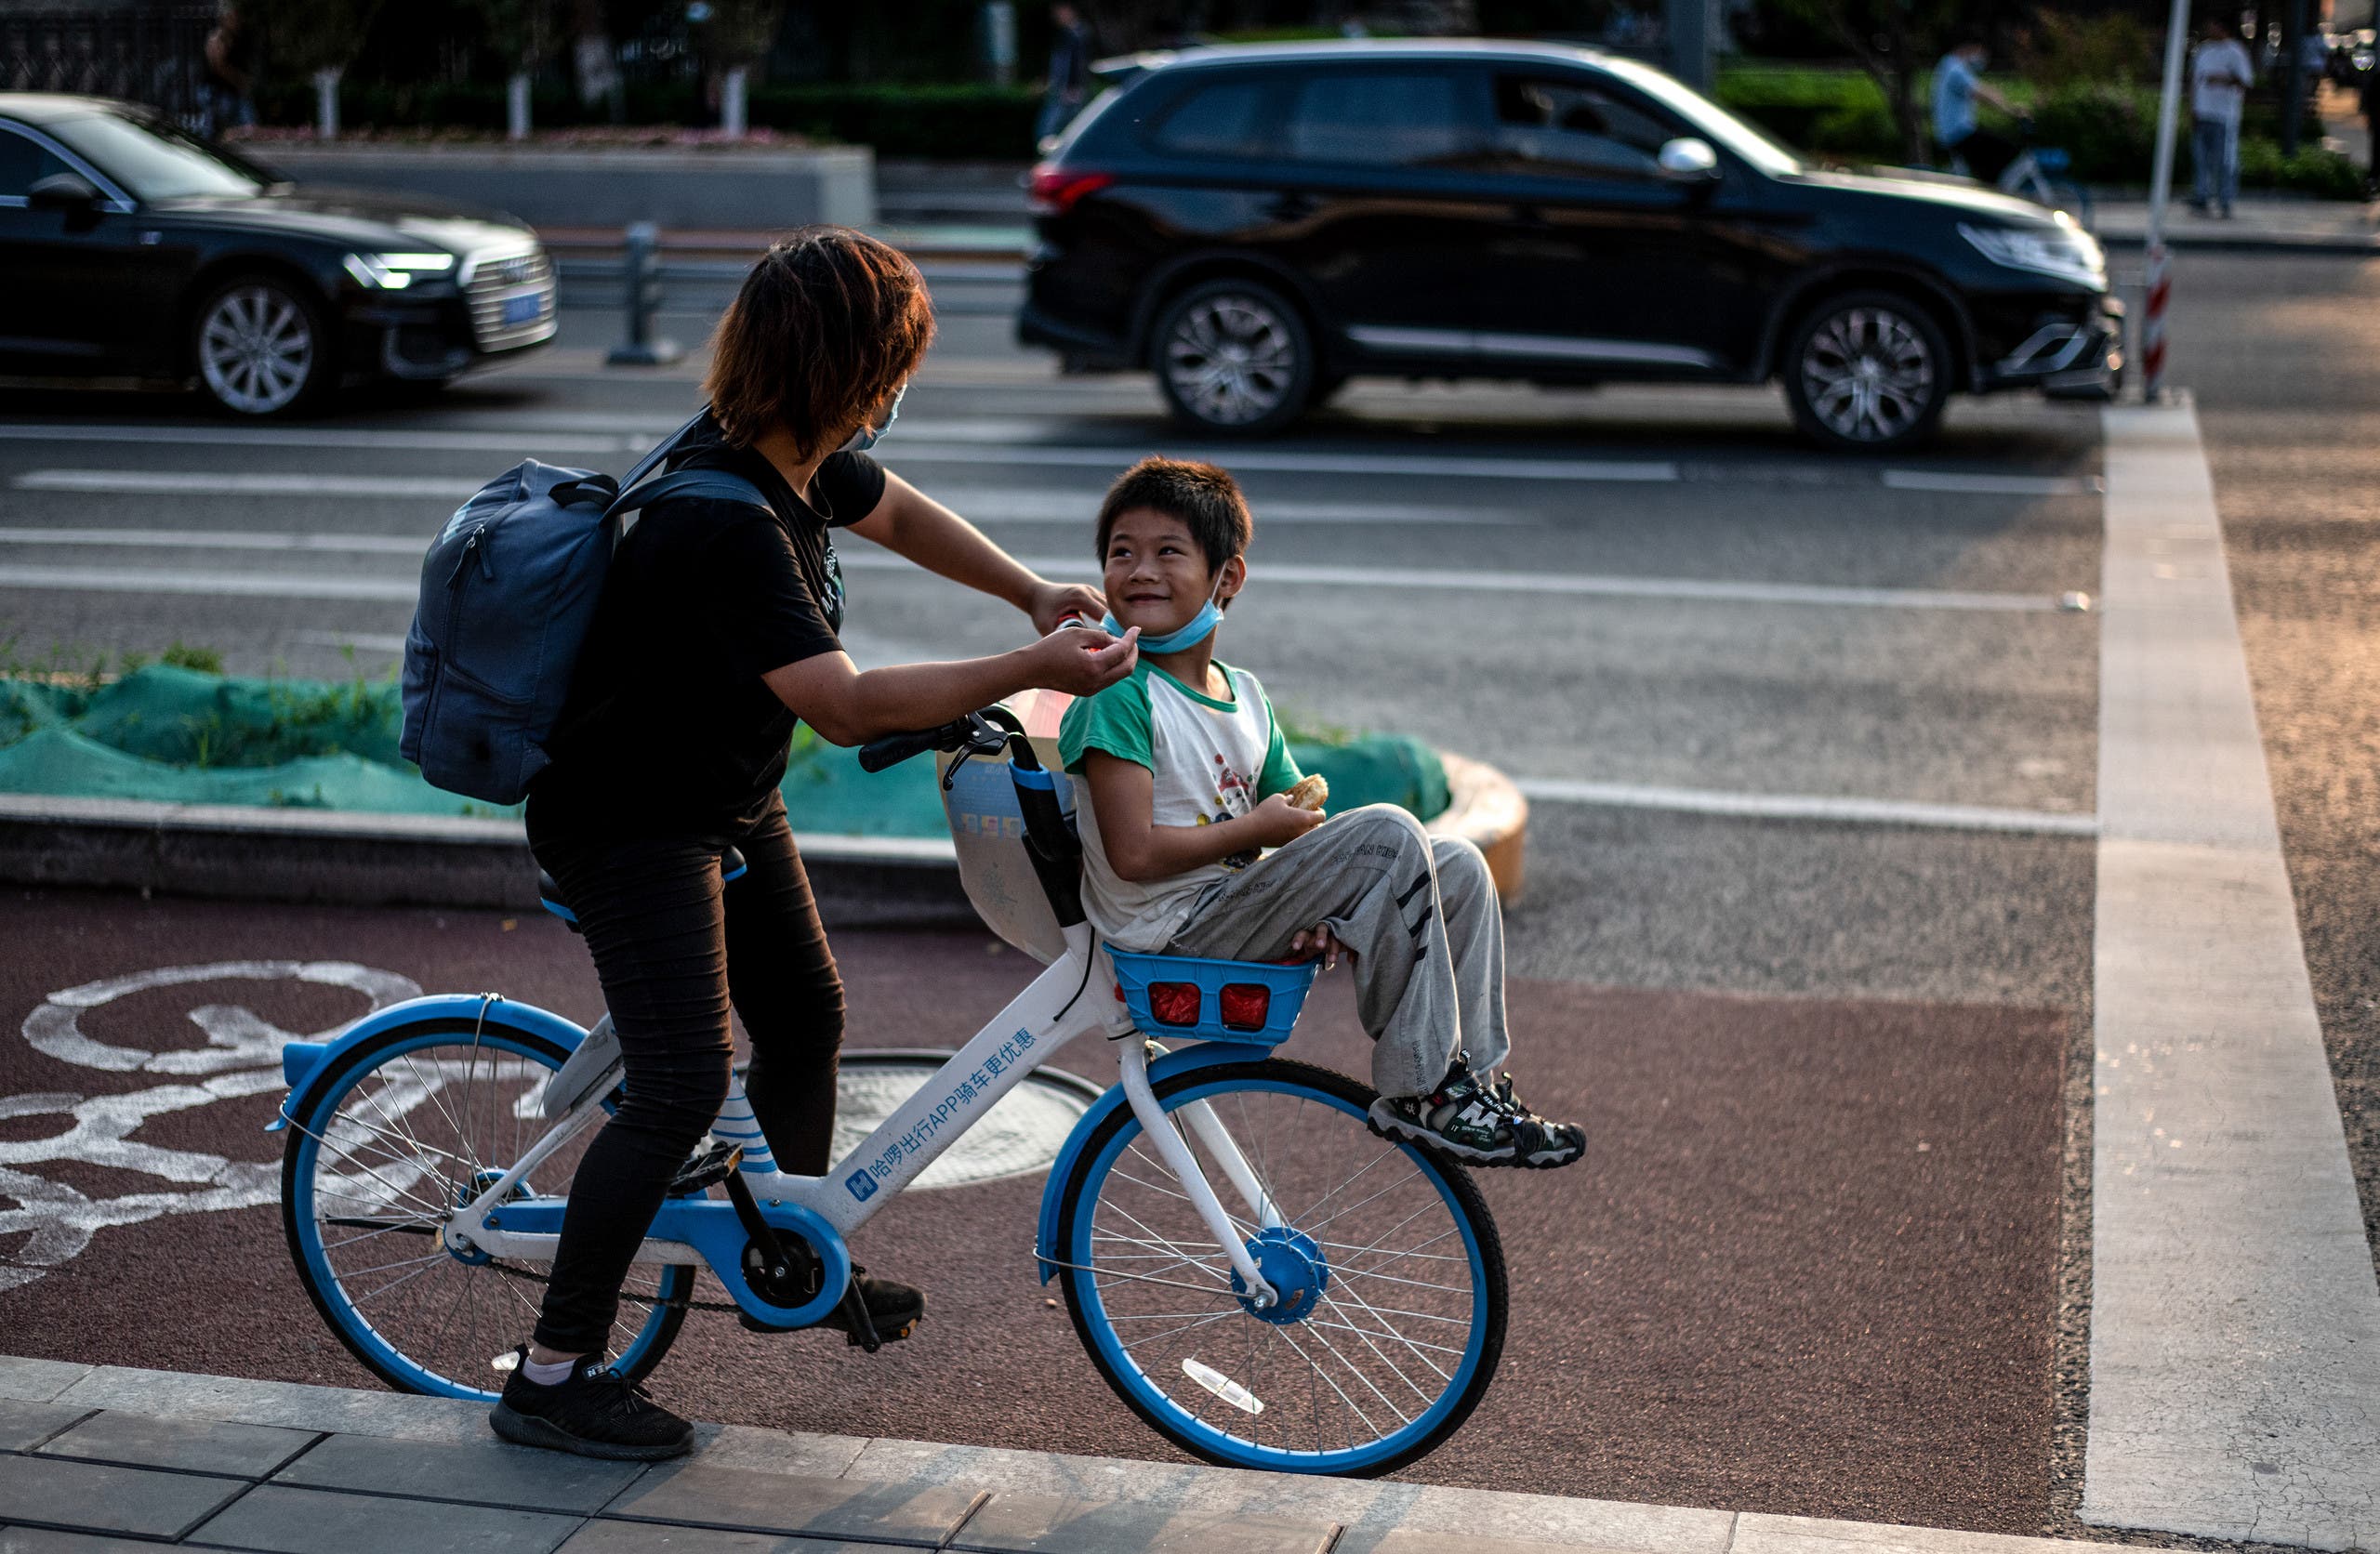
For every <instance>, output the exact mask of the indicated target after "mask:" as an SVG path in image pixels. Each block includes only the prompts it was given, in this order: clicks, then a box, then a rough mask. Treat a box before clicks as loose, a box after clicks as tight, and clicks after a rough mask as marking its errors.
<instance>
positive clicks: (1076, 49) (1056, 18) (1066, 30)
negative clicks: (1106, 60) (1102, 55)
mask: <svg viewBox="0 0 2380 1554" xmlns="http://www.w3.org/2000/svg"><path fill="white" fill-rule="evenodd" d="M1050 30H1051V36H1050V81H1049V86H1048V87H1047V88H1046V95H1044V96H1043V98H1042V99H1041V122H1040V124H1039V125H1038V126H1037V127H1036V128H1035V130H1034V132H1033V140H1034V144H1035V145H1037V146H1038V145H1039V144H1041V143H1042V142H1043V141H1045V140H1047V139H1049V138H1050V137H1051V136H1052V135H1055V134H1057V133H1059V132H1060V131H1061V130H1063V129H1064V128H1065V127H1066V125H1069V124H1072V123H1073V122H1074V116H1075V115H1076V114H1077V113H1079V112H1082V99H1083V92H1084V89H1085V88H1086V87H1088V86H1090V85H1091V29H1090V28H1088V27H1086V26H1084V25H1083V22H1082V13H1081V12H1080V11H1078V10H1076V9H1075V8H1074V7H1072V6H1069V5H1065V4H1064V3H1063V0H1062V3H1061V4H1058V5H1055V6H1052V7H1050Z"/></svg>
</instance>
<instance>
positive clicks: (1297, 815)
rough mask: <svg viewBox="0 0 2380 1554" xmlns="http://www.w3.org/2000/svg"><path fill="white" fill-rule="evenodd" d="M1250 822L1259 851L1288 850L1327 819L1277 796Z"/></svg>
mask: <svg viewBox="0 0 2380 1554" xmlns="http://www.w3.org/2000/svg"><path fill="white" fill-rule="evenodd" d="M1134 629H1135V630H1137V629H1138V628H1137V627H1135V628H1134ZM1248 819H1249V829H1250V831H1252V832H1254V833H1255V836H1256V843H1257V845H1258V846H1259V847H1286V846H1288V845H1289V843H1291V842H1294V841H1296V840H1297V839H1298V838H1299V837H1300V836H1304V835H1305V834H1306V833H1307V832H1309V831H1311V830H1313V829H1314V828H1315V827H1316V826H1317V825H1320V824H1321V823H1322V820H1323V816H1322V811H1321V810H1301V809H1299V808H1298V807H1297V806H1296V805H1294V804H1292V803H1290V802H1289V795H1288V794H1285V793H1276V794H1275V795H1274V796H1273V797H1270V798H1268V799H1266V800H1265V801H1264V802H1263V803H1262V804H1259V805H1258V806H1256V808H1255V809H1253V810H1250V811H1249V812H1248Z"/></svg>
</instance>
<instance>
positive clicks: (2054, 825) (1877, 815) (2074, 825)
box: [1514, 777, 2099, 836]
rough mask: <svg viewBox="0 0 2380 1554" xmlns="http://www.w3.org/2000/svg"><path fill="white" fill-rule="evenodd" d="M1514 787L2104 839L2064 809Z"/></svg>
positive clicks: (1626, 787)
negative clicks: (2018, 808)
mask: <svg viewBox="0 0 2380 1554" xmlns="http://www.w3.org/2000/svg"><path fill="white" fill-rule="evenodd" d="M1514 785H1515V786H1517V787H1518V788H1519V789H1520V790H1521V793H1522V796H1523V797H1527V798H1528V799H1530V800H1532V801H1535V802H1539V803H1553V804H1593V805H1602V806H1607V807H1610V808H1613V809H1623V810H1673V811H1677V812H1680V813H1685V814H1697V815H1722V816H1726V817H1729V818H1732V819H1741V820H1797V821H1824V822H1832V823H1843V824H1847V825H1906V826H1915V827H1920V828H1924V829H1927V830H1947V831H2001V832H2008V833H2013V834H2016V835H2028V834H2031V835H2041V836H2097V835H2098V832H2099V823H2098V818H2097V817H2096V816H2095V815H2084V814H2075V813H2071V812H2069V811H2065V810H2003V809H1996V808H1992V807H1990V806H1988V805H1979V804H1924V803H1916V802H1911V801H1907V800H1902V799H1894V798H1836V797H1828V796H1825V795H1820V794H1787V793H1724V792H1718V791H1715V790H1712V789H1709V788H1671V787H1658V786H1650V785H1647V784H1641V783H1589V782H1580V781H1579V780H1577V779H1574V778H1568V777H1520V778H1515V779H1514Z"/></svg>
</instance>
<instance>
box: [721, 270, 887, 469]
mask: <svg viewBox="0 0 2380 1554" xmlns="http://www.w3.org/2000/svg"><path fill="white" fill-rule="evenodd" d="M932 343H933V303H932V299H931V298H930V297H928V296H927V295H926V283H925V277H923V276H921V275H919V273H918V267H917V266H916V265H913V264H911V263H910V262H909V260H908V257H907V256H906V255H904V254H903V253H902V252H901V251H900V250H899V249H896V248H893V247H891V246H890V245H888V244H882V243H879V242H878V241H877V240H876V239H874V238H872V237H869V236H868V235H867V234H866V233H865V232H855V231H853V230H851V229H850V228H848V227H804V228H803V229H802V230H800V231H798V232H795V233H794V234H793V235H792V236H790V237H787V238H783V239H781V240H779V241H778V242H776V243H774V244H770V246H769V251H768V253H766V254H765V255H763V256H761V257H760V263H758V264H756V265H754V266H753V267H752V271H751V273H750V274H748V275H747V276H745V277H744V286H743V289H742V290H740V291H738V292H737V293H736V294H735V300H734V302H733V303H731V304H729V306H728V309H727V311H726V313H725V314H724V315H722V316H721V319H720V321H719V327H718V328H717V329H715V330H713V331H712V332H711V358H710V372H709V374H708V375H707V376H706V377H705V378H704V380H703V391H704V392H705V393H707V394H708V395H709V396H710V403H711V411H712V414H713V415H716V416H717V417H718V420H719V424H720V428H721V430H722V431H723V432H725V433H726V435H727V440H728V441H731V442H734V443H736V444H738V445H739V446H740V445H743V444H747V443H749V442H751V441H753V440H754V439H756V438H759V437H761V436H764V435H766V434H767V433H768V432H769V430H770V429H771V428H776V427H783V428H785V429H786V430H787V431H788V432H790V433H792V434H793V439H794V441H796V442H798V443H800V446H801V453H802V456H803V457H805V458H807V457H808V456H810V455H811V454H814V453H816V452H817V451H818V450H819V449H820V448H821V447H822V446H825V445H826V444H827V443H828V441H829V440H831V441H834V442H840V441H842V440H843V439H844V438H846V437H848V436H850V435H851V434H852V433H853V431H856V430H857V429H859V424H860V421H861V419H862V418H863V417H865V416H866V415H867V414H868V413H869V412H870V411H872V410H874V409H875V408H876V406H877V405H878V404H879V403H881V402H883V400H884V398H885V396H886V395H888V394H890V393H892V392H893V389H895V388H896V387H898V386H899V385H900V384H902V383H903V382H906V380H907V378H908V376H909V375H910V374H911V373H913V372H915V371H917V367H918V363H919V362H921V361H923V360H924V359H925V354H926V347H928V346H929V345H931V344H932Z"/></svg>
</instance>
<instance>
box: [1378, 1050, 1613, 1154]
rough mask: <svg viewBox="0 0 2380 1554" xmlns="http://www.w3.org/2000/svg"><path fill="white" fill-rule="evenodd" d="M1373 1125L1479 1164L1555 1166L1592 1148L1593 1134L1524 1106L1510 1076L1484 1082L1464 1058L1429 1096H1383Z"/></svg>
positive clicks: (1390, 1134)
mask: <svg viewBox="0 0 2380 1554" xmlns="http://www.w3.org/2000/svg"><path fill="white" fill-rule="evenodd" d="M1369 1120H1370V1123H1371V1129H1372V1131H1373V1132H1374V1133H1377V1134H1379V1135H1381V1136H1382V1138H1384V1139H1411V1140H1412V1141H1413V1142H1415V1143H1418V1144H1428V1145H1430V1146H1432V1147H1433V1148H1435V1149H1440V1150H1444V1151H1445V1152H1447V1153H1448V1154H1450V1155H1453V1156H1454V1157H1455V1158H1456V1159H1458V1160H1464V1161H1469V1162H1470V1163H1471V1164H1473V1165H1521V1166H1527V1167H1531V1168H1534V1169H1539V1170H1544V1169H1550V1168H1551V1167H1553V1166H1556V1165H1569V1164H1570V1163H1571V1162H1572V1161H1574V1160H1577V1159H1578V1158H1579V1157H1580V1155H1582V1154H1584V1153H1585V1152H1586V1148H1587V1136H1586V1135H1585V1134H1584V1133H1583V1132H1581V1131H1580V1129H1579V1128H1578V1127H1576V1126H1573V1125H1572V1124H1569V1123H1556V1122H1548V1121H1547V1120H1546V1119H1545V1118H1543V1117H1540V1116H1539V1115H1537V1114H1536V1113H1533V1112H1530V1111H1528V1110H1527V1109H1526V1108H1525V1107H1523V1106H1522V1105H1521V1103H1520V1100H1519V1099H1518V1098H1517V1097H1515V1096H1514V1094H1513V1081H1512V1077H1511V1076H1510V1075H1509V1074H1508V1075H1505V1076H1503V1077H1502V1078H1500V1079H1498V1080H1497V1081H1496V1082H1495V1083H1494V1084H1492V1085H1489V1084H1484V1083H1482V1082H1481V1080H1480V1078H1479V1076H1478V1075H1477V1074H1475V1073H1472V1072H1471V1069H1470V1066H1469V1065H1468V1064H1466V1063H1464V1062H1463V1061H1462V1060H1461V1059H1460V1058H1458V1059H1456V1060H1455V1065H1454V1067H1453V1068H1452V1069H1451V1070H1449V1071H1448V1073H1447V1076H1446V1078H1445V1079H1444V1080H1442V1081H1440V1083H1439V1085H1438V1087H1437V1088H1436V1089H1435V1090H1433V1091H1432V1092H1431V1093H1430V1094H1428V1095H1426V1096H1382V1097H1381V1098H1380V1099H1379V1100H1375V1101H1373V1102H1372V1105H1371V1113H1370V1119H1369Z"/></svg>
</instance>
